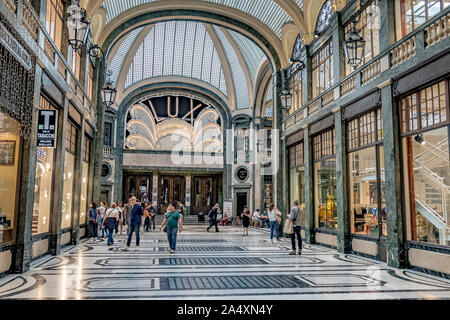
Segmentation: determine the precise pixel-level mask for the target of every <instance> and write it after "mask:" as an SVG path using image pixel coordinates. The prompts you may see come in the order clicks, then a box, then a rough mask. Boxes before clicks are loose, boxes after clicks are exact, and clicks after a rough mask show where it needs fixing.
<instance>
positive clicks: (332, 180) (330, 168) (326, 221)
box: [313, 129, 338, 229]
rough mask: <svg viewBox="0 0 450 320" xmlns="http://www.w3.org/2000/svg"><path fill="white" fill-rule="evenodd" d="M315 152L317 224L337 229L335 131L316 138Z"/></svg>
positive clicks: (314, 142) (314, 141) (314, 139)
mask: <svg viewBox="0 0 450 320" xmlns="http://www.w3.org/2000/svg"><path fill="white" fill-rule="evenodd" d="M313 150H314V152H313V155H314V201H315V206H314V212H315V222H316V223H315V224H316V227H319V228H328V229H337V223H338V219H337V204H336V157H335V154H336V146H335V129H331V130H328V131H326V132H324V133H322V134H319V135H317V136H315V137H314V138H313Z"/></svg>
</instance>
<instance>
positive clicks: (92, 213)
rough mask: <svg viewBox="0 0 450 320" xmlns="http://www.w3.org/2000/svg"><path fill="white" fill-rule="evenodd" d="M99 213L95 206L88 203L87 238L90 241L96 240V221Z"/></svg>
mask: <svg viewBox="0 0 450 320" xmlns="http://www.w3.org/2000/svg"><path fill="white" fill-rule="evenodd" d="M98 216H99V211H98V209H97V204H96V203H95V202H94V203H90V204H89V236H90V237H91V239H92V241H94V240H95V238H98V226H97V221H98Z"/></svg>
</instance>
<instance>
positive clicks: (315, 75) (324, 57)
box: [312, 41, 334, 98]
mask: <svg viewBox="0 0 450 320" xmlns="http://www.w3.org/2000/svg"><path fill="white" fill-rule="evenodd" d="M333 69H334V68H333V42H332V41H329V42H328V43H327V44H325V45H324V46H323V47H322V48H321V49H320V50H319V51H318V52H317V53H316V54H314V56H313V57H312V91H313V98H315V97H317V96H318V95H319V94H321V93H322V92H324V91H325V90H327V89H328V88H330V87H331V86H332V85H333V81H334V70H333Z"/></svg>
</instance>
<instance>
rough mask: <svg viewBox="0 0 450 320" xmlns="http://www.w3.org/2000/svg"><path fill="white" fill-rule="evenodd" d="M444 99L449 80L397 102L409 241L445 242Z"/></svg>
mask: <svg viewBox="0 0 450 320" xmlns="http://www.w3.org/2000/svg"><path fill="white" fill-rule="evenodd" d="M448 99H449V95H448V81H442V82H440V83H438V84H435V85H432V86H429V87H427V88H425V89H423V90H420V91H419V92H417V93H414V94H413V95H410V96H408V97H405V98H404V99H402V100H401V101H400V111H401V115H402V118H401V121H402V124H403V125H402V129H403V130H402V155H403V161H402V167H403V172H404V174H403V179H404V186H405V187H404V188H403V189H404V193H405V196H404V201H405V211H406V220H407V226H408V228H407V236H408V239H409V240H415V241H423V242H428V243H432V244H440V245H450V243H449V240H448V239H449V236H450V234H449V229H448V227H449V225H450V223H449V221H450V214H449V212H450V210H449V208H450V155H449V152H450V146H449V140H448V137H449V132H450V124H449V123H450V121H449V103H448V101H449V100H448ZM411 101H414V103H413V104H412V103H411ZM405 109H406V110H405Z"/></svg>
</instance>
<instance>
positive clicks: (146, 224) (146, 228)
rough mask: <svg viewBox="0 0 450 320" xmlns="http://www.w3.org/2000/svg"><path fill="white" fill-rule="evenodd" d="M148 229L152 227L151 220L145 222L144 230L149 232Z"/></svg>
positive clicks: (147, 219)
mask: <svg viewBox="0 0 450 320" xmlns="http://www.w3.org/2000/svg"><path fill="white" fill-rule="evenodd" d="M148 227H150V218H148V217H147V218H145V220H144V230H145V231H148Z"/></svg>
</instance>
